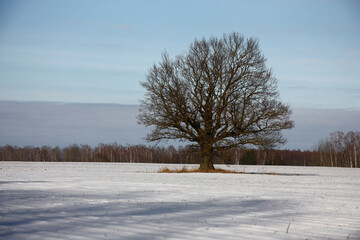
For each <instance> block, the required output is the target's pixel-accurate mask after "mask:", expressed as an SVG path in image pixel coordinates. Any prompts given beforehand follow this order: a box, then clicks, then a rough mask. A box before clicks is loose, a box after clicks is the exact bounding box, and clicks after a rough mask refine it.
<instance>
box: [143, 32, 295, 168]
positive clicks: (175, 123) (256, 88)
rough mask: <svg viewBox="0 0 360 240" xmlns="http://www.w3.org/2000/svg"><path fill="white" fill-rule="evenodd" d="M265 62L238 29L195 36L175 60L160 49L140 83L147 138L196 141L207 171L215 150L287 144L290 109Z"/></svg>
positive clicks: (291, 124) (257, 49)
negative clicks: (285, 134)
mask: <svg viewBox="0 0 360 240" xmlns="http://www.w3.org/2000/svg"><path fill="white" fill-rule="evenodd" d="M265 63H266V58H265V57H264V56H263V55H262V53H261V51H260V48H259V43H258V40H256V39H254V38H248V39H245V38H244V37H243V36H242V35H240V34H239V33H236V32H234V33H231V34H224V35H223V37H221V38H217V37H211V38H209V39H205V38H203V39H201V40H195V41H194V42H193V43H191V45H190V46H189V49H188V51H187V52H185V53H184V54H181V55H178V56H176V57H175V58H173V59H172V58H170V56H169V55H168V54H167V53H166V52H165V53H163V54H162V60H161V61H160V62H159V63H158V64H154V65H153V66H152V67H151V68H150V69H149V73H148V75H147V78H146V81H144V82H141V85H142V86H143V87H144V88H145V90H146V94H145V99H144V100H142V101H141V108H140V113H139V115H138V120H139V123H140V124H143V125H145V126H152V127H153V128H152V131H151V133H150V134H149V135H148V136H147V139H148V140H149V141H158V140H162V139H180V140H187V141H190V142H192V143H196V144H197V146H198V147H199V148H200V155H201V163H200V169H205V170H206V169H213V168H214V166H213V163H212V156H213V152H214V151H219V150H226V149H229V148H234V147H238V146H240V145H253V146H266V147H275V146H276V145H278V144H282V143H285V141H286V139H284V137H283V136H282V134H281V130H283V129H289V128H292V127H293V126H294V123H293V121H291V120H290V115H291V113H292V112H291V110H290V106H289V105H287V104H284V103H282V102H281V101H280V100H279V93H278V91H277V79H276V78H275V77H274V75H273V73H272V71H271V69H269V68H267V67H266V64H265Z"/></svg>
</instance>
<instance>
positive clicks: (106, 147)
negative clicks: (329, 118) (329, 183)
mask: <svg viewBox="0 0 360 240" xmlns="http://www.w3.org/2000/svg"><path fill="white" fill-rule="evenodd" d="M200 155H201V153H200V150H199V148H198V147H196V146H179V147H177V148H175V147H174V146H168V147H159V146H145V145H126V146H123V145H119V144H116V143H113V144H99V145H98V146H96V147H91V146H89V145H78V144H72V145H70V146H67V147H64V148H60V147H49V146H43V147H31V146H25V147H17V146H10V145H7V146H2V147H0V161H44V162H47V161H51V162H128V163H180V164H199V163H200V160H201V156H200ZM214 163H215V164H229V165H230V164H243V165H289V166H332V167H359V166H360V132H348V133H346V134H345V133H342V132H335V133H332V134H330V137H329V138H327V139H324V140H321V141H320V142H319V144H318V146H317V147H316V149H315V150H313V151H300V150H276V149H245V148H233V149H229V150H226V151H220V152H215V153H214Z"/></svg>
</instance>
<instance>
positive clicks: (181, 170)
mask: <svg viewBox="0 0 360 240" xmlns="http://www.w3.org/2000/svg"><path fill="white" fill-rule="evenodd" d="M158 173H230V174H259V175H277V176H279V175H280V176H299V175H300V174H293V173H274V172H236V171H230V170H225V169H221V168H217V169H210V170H201V169H198V168H187V167H186V166H183V167H182V168H177V169H169V168H168V167H163V168H161V169H160V170H159V171H158Z"/></svg>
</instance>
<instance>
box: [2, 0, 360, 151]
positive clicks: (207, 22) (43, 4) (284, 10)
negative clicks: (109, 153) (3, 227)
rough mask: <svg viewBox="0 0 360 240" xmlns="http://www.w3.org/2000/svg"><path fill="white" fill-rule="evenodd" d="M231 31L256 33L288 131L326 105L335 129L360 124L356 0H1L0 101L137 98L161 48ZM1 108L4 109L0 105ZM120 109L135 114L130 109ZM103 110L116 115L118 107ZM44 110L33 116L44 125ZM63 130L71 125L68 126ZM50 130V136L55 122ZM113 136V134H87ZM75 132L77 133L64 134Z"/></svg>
mask: <svg viewBox="0 0 360 240" xmlns="http://www.w3.org/2000/svg"><path fill="white" fill-rule="evenodd" d="M232 31H236V32H239V33H242V34H244V36H245V37H256V38H258V39H259V42H260V48H261V49H262V52H263V54H264V55H265V57H266V58H267V59H268V61H267V66H268V67H270V68H272V70H273V72H274V74H275V75H276V77H277V78H278V89H279V92H280V98H281V100H282V101H283V102H285V103H288V104H290V105H291V107H292V109H293V110H294V115H293V118H294V120H295V125H296V127H295V129H293V130H291V131H289V133H287V134H288V135H291V136H293V137H295V138H296V137H297V136H299V135H298V133H299V134H300V131H301V133H303V132H304V131H305V132H307V130H309V129H313V128H314V126H317V125H316V124H313V125H311V124H312V123H314V121H315V120H314V121H313V122H312V121H311V118H312V116H313V115H308V113H309V112H320V113H323V115H321V116H318V119H324V120H325V121H326V120H328V121H332V122H333V123H334V124H335V123H336V124H338V125H334V126H333V127H332V128H331V129H335V130H336V129H339V130H341V129H345V128H346V129H348V128H349V124H348V123H347V122H348V121H351V122H352V123H354V124H350V125H351V129H349V130H360V124H357V123H356V122H357V120H359V122H360V119H358V117H359V114H358V112H359V110H360V2H359V1H355V0H354V1H346V0H344V1H340V0H324V1H321V0H318V1H316V0H314V1H311V0H303V1H300V0H299V1H289V0H286V1H267V0H266V1H256V0H255V1H230V0H228V1H199V0H192V1H190V0H182V1H176V0H171V1H112V0H109V1H92V0H74V1H70V0H69V1H67V0H61V1H57V0H54V1H45V0H27V1H24V0H17V1H10V0H3V1H0V101H2V102H3V103H4V104H2V105H1V106H4V105H6V104H7V103H8V102H9V101H15V102H43V103H44V102H56V103H84V104H90V103H96V104H98V103H101V104H102V105H96V106H97V107H99V106H103V107H105V105H104V104H122V105H123V104H130V105H137V104H139V99H141V98H143V95H144V90H143V89H142V88H141V86H140V84H139V82H140V81H144V80H145V76H146V74H147V70H148V69H149V67H150V66H151V65H152V64H153V63H157V62H158V61H159V60H160V58H161V53H162V52H163V51H164V50H165V49H166V51H167V52H168V53H169V54H170V56H172V57H174V56H176V55H177V54H181V53H183V52H184V51H186V50H187V48H188V46H189V44H190V43H191V42H192V41H193V40H194V39H195V38H202V37H210V36H219V37H220V36H222V34H223V33H230V32H232ZM15 105H16V104H15ZM15 105H14V106H13V107H15V108H16V107H19V106H18V105H16V106H15ZM304 109H306V111H305V112H306V113H305V112H304ZM0 110H1V109H0ZM6 111H7V112H8V111H9V109H7V108H6V109H2V112H3V113H4V112H6ZM11 111H12V112H14V111H15V112H16V111H17V110H16V109H12V110H11ZM18 111H22V110H21V107H20V109H18ZM326 111H328V112H329V111H330V112H332V115H331V116H332V119H328V118H327V117H325V116H328V115H326V114H325V112H326ZM336 111H338V112H336ZM349 111H351V112H353V113H355V114H349V115H346V114H345V115H346V116H347V117H348V118H351V119H348V118H347V119H344V118H343V117H344V114H343V113H344V112H349ZM7 112H6V113H7ZM115 112H116V111H115ZM62 113H63V114H65V115H64V116H65V117H66V114H70V115H71V113H70V112H66V111H65V112H62ZM122 114H123V115H122V116H123V118H124V119H128V121H129V122H130V121H132V123H131V124H133V121H134V119H133V117H129V118H128V117H126V114H127V113H126V112H123V113H122ZM124 114H125V115H124ZM129 114H130V115H131V114H132V115H131V116H133V115H134V113H133V112H131V113H129ZM5 115H6V114H5ZM15 115H16V114H15ZM130 115H129V116H130ZM135 115H136V114H135ZM9 116H10V115H9ZM9 116H7V119H5V116H4V115H3V116H0V121H1V122H2V123H1V122H0V123H1V124H3V126H1V129H2V130H1V131H2V132H0V135H3V136H4V133H5V132H4V131H5V130H6V129H9V128H10V125H8V126H6V122H7V124H10V123H11V124H13V123H14V122H16V121H15V120H12V121H9V119H8V118H9ZM13 116H14V115H13ZM83 117H84V115H81V116H79V119H83ZM108 117H111V118H112V117H116V118H121V116H119V115H117V113H116V114H114V116H108ZM295 117H296V118H297V119H296V118H295ZM306 117H310V121H309V120H307V121H305V122H307V124H308V125H307V126H308V128H306V127H305V130H304V129H303V130H301V128H299V127H298V125H297V121H299V122H300V123H301V122H302V121H303V120H304V119H305V118H306ZM328 117H329V116H328ZM46 119H47V118H46V117H44V118H42V119H39V121H42V120H43V121H44V122H42V124H45V125H46ZM104 119H105V118H104ZM104 119H101V118H100V119H99V116H97V117H94V119H92V120H91V121H92V122H93V121H95V120H96V121H99V122H101V121H102V122H104V121H105V122H106V121H108V120H106V119H105V120H104ZM129 119H131V120H129ZM121 122H122V123H123V124H125V123H124V122H123V121H122V120H121ZM28 123H30V122H28ZM94 124H95V123H94ZM134 124H136V123H134ZM40 125H41V124H40ZM95 125H96V124H95ZM110 125H111V124H110ZM125 125H126V124H125ZM324 125H326V123H325V124H324ZM11 126H12V127H14V126H13V125H11ZM19 126H20V125H19ZM29 126H30V127H31V124H30V125H29ZM111 126H112V125H111ZM300 126H303V125H301V124H300ZM116 127H117V128H119V125H116V126H114V129H115V128H116ZM317 127H318V128H320V129H317V130H318V132H316V133H315V132H314V131H308V132H309V135H306V136H307V137H308V140H307V141H308V142H309V141H311V142H316V141H314V139H316V140H319V139H320V138H323V137H326V136H327V134H328V133H325V132H327V131H330V129H328V128H324V127H323V126H321V125H319V126H317ZM138 128H139V127H138ZM15 129H16V126H15ZM69 129H71V127H69ZM69 129H68V130H69ZM320 132H321V134H320ZM67 133H68V134H70V135H71V131H70V130H69V132H67ZM329 133H330V132H329ZM8 134H10V135H7V137H0V138H1V139H0V145H3V144H5V142H6V141H7V140H8V139H9V141H8V143H9V144H10V143H11V144H16V145H23V144H25V142H26V141H22V140H21V134H20V135H16V134H15V133H14V134H13V135H14V136H15V135H16V136H18V137H17V140H16V141H15V140H14V141H10V138H11V136H12V135H11V132H10V133H8ZM45 134H46V133H45ZM99 134H100V132H99ZM104 134H105V133H104ZM104 134H103V135H104ZM105 135H106V134H105ZM139 135H140V134H139ZM300 135H301V134H300ZM324 135H325V136H324ZM14 136H12V137H14ZM111 136H112V135H111ZM301 136H302V135H301ZM306 136H302V137H301V138H306ZM48 137H49V138H50V137H52V136H51V131H50V132H48ZM299 138H300V136H299ZM24 139H25V136H24ZM88 139H89V138H88ZM117 139H118V138H117ZM113 140H114V138H113V137H110V135H109V137H108V138H106V136H102V137H101V138H99V140H96V136H94V137H93V138H92V139H89V141H91V142H92V141H94V142H96V141H98V142H101V141H104V142H111V141H113ZM123 140H126V139H118V140H117V141H118V142H119V141H120V142H122V141H123ZM67 141H71V140H70V139H68V140H67ZM140 141H142V140H140V138H139V142H140ZM34 142H35V141H34ZM73 142H76V139H75V138H74V141H71V142H69V144H70V143H73ZM135 142H136V139H135V140H134V143H135ZM34 144H35V143H34ZM39 144H44V145H45V144H47V143H46V141H44V142H43V143H39ZM289 144H290V145H289V147H290V146H291V148H296V144H294V143H293V144H291V143H289ZM312 144H313V143H312ZM299 148H305V147H300V146H299Z"/></svg>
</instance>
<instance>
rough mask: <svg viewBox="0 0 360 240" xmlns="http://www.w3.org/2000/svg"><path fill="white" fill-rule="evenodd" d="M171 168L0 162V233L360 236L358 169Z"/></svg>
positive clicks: (7, 235)
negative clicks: (183, 170)
mask: <svg viewBox="0 0 360 240" xmlns="http://www.w3.org/2000/svg"><path fill="white" fill-rule="evenodd" d="M164 166H167V167H168V168H181V167H182V165H171V164H163V165H161V164H129V163H38V162H37V163H34V162H0V239H131V240H135V239H360V208H359V207H360V201H359V199H360V178H359V176H360V169H349V168H325V167H288V166H282V167H280V166H225V165H224V166H218V167H221V168H224V169H232V170H237V171H245V172H254V173H258V174H218V173H216V174H214V173H179V174H176V173H157V171H158V170H159V169H160V168H162V167H164ZM188 167H189V166H188ZM191 167H192V166H190V168H191ZM193 167H196V166H193ZM263 173H280V174H278V175H266V174H263Z"/></svg>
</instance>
